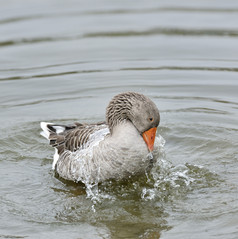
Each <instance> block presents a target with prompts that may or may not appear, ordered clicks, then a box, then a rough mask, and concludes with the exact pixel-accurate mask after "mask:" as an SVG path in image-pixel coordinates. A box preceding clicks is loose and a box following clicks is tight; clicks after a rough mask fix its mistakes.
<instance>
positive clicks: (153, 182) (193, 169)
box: [84, 135, 217, 211]
mask: <svg viewBox="0 0 238 239" xmlns="http://www.w3.org/2000/svg"><path fill="white" fill-rule="evenodd" d="M155 146H156V147H155V153H153V154H152V153H149V154H148V155H147V158H148V159H150V160H152V161H153V167H152V169H151V170H150V171H146V172H145V174H144V175H140V176H131V177H128V178H127V179H126V180H123V181H120V182H117V181H116V180H112V181H107V182H104V183H101V184H98V183H94V184H90V183H88V182H84V183H85V186H86V194H87V198H89V199H90V200H91V201H92V202H93V206H92V210H93V211H95V210H96V207H97V205H98V203H102V202H105V201H115V200H118V199H120V200H121V199H128V198H131V197H132V198H137V199H139V200H143V201H153V200H156V201H159V202H166V201H168V200H174V199H175V198H180V197H184V196H186V195H187V193H188V192H189V191H190V190H193V189H194V188H199V187H209V186H210V185H211V183H212V182H217V177H216V174H214V173H212V172H210V171H209V170H208V169H206V168H204V167H202V166H199V165H192V164H188V163H187V164H184V165H183V164H180V165H176V166H175V165H173V164H172V163H171V162H169V161H168V160H167V159H166V154H165V150H164V146H165V140H164V139H163V137H162V136H160V135H159V136H158V137H157V138H156V140H155Z"/></svg>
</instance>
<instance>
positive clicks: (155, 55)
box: [0, 0, 238, 239]
mask: <svg viewBox="0 0 238 239" xmlns="http://www.w3.org/2000/svg"><path fill="white" fill-rule="evenodd" d="M0 6H1V7H0V93H1V94H0V115H1V117H0V132H1V133H0V152H1V154H0V175H1V182H0V215H1V217H0V238H66V237H67V238H75V239H76V238H77V239H78V238H143V239H144V238H147V239H148V238H166V239H167V238H176V239H178V238H213V237H214V238H237V237H238V226H237V225H238V209H237V208H238V194H237V188H238V170H237V169H238V167H237V166H238V157H237V147H238V136H237V132H238V128H237V118H238V110H237V109H238V96H237V92H238V81H237V72H238V67H237V63H238V58H237V53H238V48H237V37H238V30H237V22H238V2H236V1H230V0H228V1H219V0H217V1H212V0H210V1H207V0H206V1H192V2H191V1H186V0H183V1H179V2H178V1H164V2H162V1H156V2H155V1H136V2H135V1H111V2H109V1H103V0H100V1H53V0H52V1H16V0H12V1H0ZM128 90H132V91H138V92H141V93H144V94H146V95H147V96H149V97H150V98H152V100H153V101H154V102H155V103H156V105H157V106H158V108H159V109H160V112H161V124H160V127H159V129H158V135H161V137H163V138H164V139H165V141H166V143H165V145H164V146H163V147H162V148H161V154H160V157H159V158H158V160H157V164H156V165H155V167H154V168H153V169H152V171H151V173H150V174H145V175H142V176H141V177H140V178H131V179H128V181H125V182H107V183H104V184H102V185H95V186H92V187H91V188H89V187H88V188H85V186H84V185H81V184H74V183H69V182H65V181H64V180H61V179H60V178H58V177H57V175H55V174H54V172H53V171H52V169H51V164H52V159H53V154H54V150H53V149H52V148H51V147H49V146H48V145H47V142H46V140H45V139H44V138H43V137H41V136H40V128H39V122H40V121H49V122H52V121H53V122H57V123H71V122H74V121H79V122H97V121H101V120H104V115H105V108H106V106H107V104H108V102H109V100H110V99H111V98H112V96H114V95H115V94H117V93H119V92H123V91H128Z"/></svg>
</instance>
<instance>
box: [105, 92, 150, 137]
mask: <svg viewBox="0 0 238 239" xmlns="http://www.w3.org/2000/svg"><path fill="white" fill-rule="evenodd" d="M146 100H148V98H147V97H146V96H144V95H141V94H138V93H135V92H127V93H122V94H119V95H116V96H115V97H114V98H112V100H111V101H110V103H109V105H108V107H107V111H106V116H107V118H106V121H107V124H108V126H109V130H110V132H111V133H112V130H113V128H114V127H115V126H116V125H118V124H119V123H121V122H122V121H124V120H130V119H131V118H133V115H132V111H131V109H132V107H133V105H135V104H136V102H137V101H146Z"/></svg>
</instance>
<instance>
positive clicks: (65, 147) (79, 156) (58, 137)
mask: <svg viewBox="0 0 238 239" xmlns="http://www.w3.org/2000/svg"><path fill="white" fill-rule="evenodd" d="M159 123H160V113H159V110H158V108H157V106H156V105H155V103H154V102H153V101H152V100H151V99H150V98H149V97H147V96H145V95H143V94H141V93H137V92H123V93H119V94H117V95H115V96H114V97H113V98H112V99H111V101H110V102H109V104H108V106H107V108H106V121H105V122H98V123H78V122H76V123H73V124H72V125H63V124H54V123H47V122H41V123H40V126H41V128H42V130H43V131H42V132H41V135H42V136H44V137H45V138H47V139H48V140H49V144H50V145H51V146H53V147H54V148H55V154H54V160H53V164H52V169H53V170H55V172H56V173H57V174H58V175H59V176H60V177H61V178H63V179H66V180H69V181H74V182H77V183H78V182H82V183H84V184H95V183H100V182H104V181H107V180H117V181H118V180H122V179H127V178H130V177H132V176H133V175H140V174H142V173H145V172H147V170H150V169H151V165H152V167H153V161H154V160H155V157H156V154H158V150H157V149H154V146H155V138H156V132H157V127H158V125H159Z"/></svg>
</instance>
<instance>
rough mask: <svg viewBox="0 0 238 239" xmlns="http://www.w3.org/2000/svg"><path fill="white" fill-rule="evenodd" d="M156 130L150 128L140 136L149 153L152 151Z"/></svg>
mask: <svg viewBox="0 0 238 239" xmlns="http://www.w3.org/2000/svg"><path fill="white" fill-rule="evenodd" d="M156 130H157V128H156V127H154V128H151V129H149V130H147V131H145V132H144V133H143V134H142V136H143V139H144V141H145V142H146V144H147V147H148V149H149V151H150V152H151V151H153V149H154V142H155V136H156Z"/></svg>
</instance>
